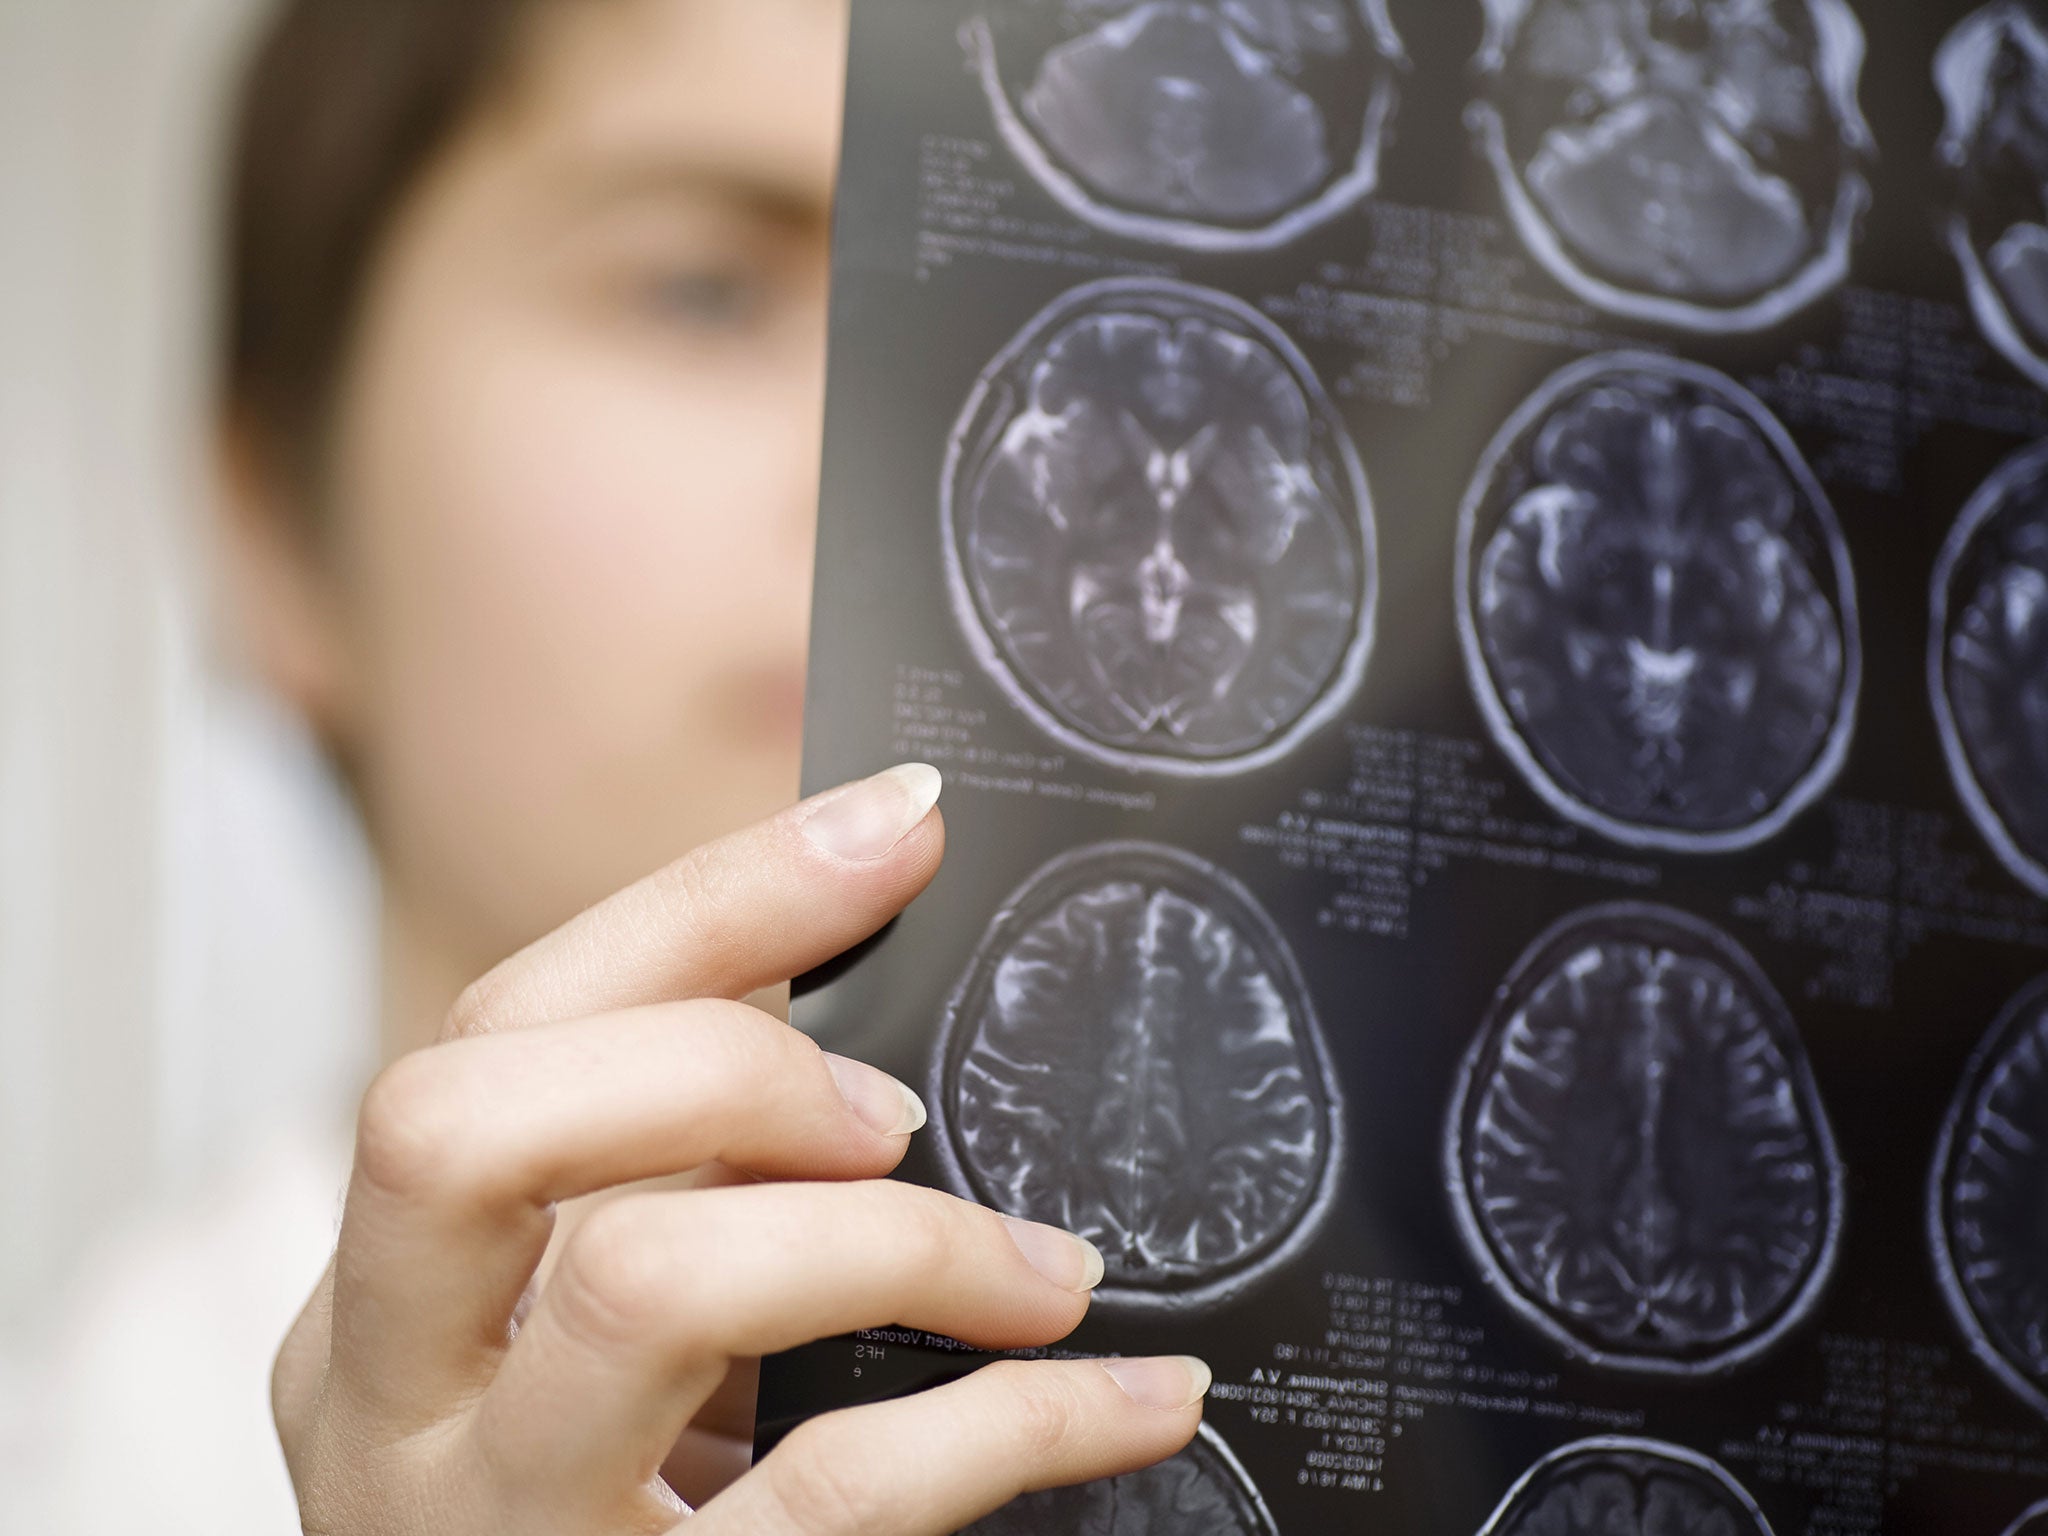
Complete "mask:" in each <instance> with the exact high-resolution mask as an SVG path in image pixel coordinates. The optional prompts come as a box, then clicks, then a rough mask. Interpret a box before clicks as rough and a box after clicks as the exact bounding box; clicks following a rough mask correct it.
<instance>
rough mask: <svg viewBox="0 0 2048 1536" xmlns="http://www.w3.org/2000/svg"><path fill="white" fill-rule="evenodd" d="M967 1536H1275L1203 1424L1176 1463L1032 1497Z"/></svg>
mask: <svg viewBox="0 0 2048 1536" xmlns="http://www.w3.org/2000/svg"><path fill="white" fill-rule="evenodd" d="M963 1536H1277V1531H1276V1529H1275V1527H1274V1524H1273V1517H1272V1515H1271V1514H1270V1513H1268V1512H1267V1509H1266V1502H1265V1500H1264V1499H1262V1498H1261V1497H1260V1496H1259V1491H1258V1489H1257V1488H1255V1487H1253V1486H1252V1481H1251V1478H1250V1477H1249V1476H1247V1475H1246V1473H1245V1470H1244V1468H1243V1467H1242V1466H1241V1465H1239V1463H1238V1460H1237V1458H1236V1457H1235V1456H1234V1455H1232V1454H1231V1452H1230V1447H1228V1446H1227V1445H1225V1444H1224V1443H1223V1440H1222V1437H1221V1436H1219V1435H1218V1434H1217V1433H1216V1432H1215V1431H1214V1430H1212V1429H1210V1428H1209V1427H1208V1426H1207V1425H1206V1424H1205V1425H1203V1426H1202V1429H1201V1432H1200V1433H1199V1434H1198V1435H1197V1436H1196V1437H1195V1440H1194V1443H1193V1444H1191V1445H1190V1446H1189V1447H1188V1448H1187V1449H1186V1450H1184V1451H1182V1452H1181V1453H1180V1454H1179V1455H1178V1456H1175V1457H1173V1458H1172V1459H1171V1460H1168V1461H1165V1462H1162V1463H1160V1464H1159V1465H1158V1466H1156V1467H1148V1468H1146V1469H1145V1470H1144V1471H1142V1472H1132V1473H1130V1474H1128V1475H1126V1476H1124V1477H1112V1478H1105V1479H1103V1480H1102V1481H1100V1482H1094V1483H1084V1484H1082V1485H1081V1486H1080V1487H1078V1488H1054V1489H1048V1490H1046V1491H1045V1492H1043V1493H1027V1494H1026V1495H1025V1496H1024V1497H1023V1498H1021V1499H1018V1500H1016V1501H1015V1502H1014V1503H1012V1504H1010V1505H1008V1506H1007V1507H1006V1508H1004V1509H1001V1510H999V1511H997V1512H996V1513H995V1514H993V1515H990V1516H989V1517H988V1518H987V1519H986V1520H982V1521H980V1522H979V1523H977V1524H975V1525H971V1526H969V1527H968V1528H967V1530H966V1531H965V1532H964V1533H963Z"/></svg>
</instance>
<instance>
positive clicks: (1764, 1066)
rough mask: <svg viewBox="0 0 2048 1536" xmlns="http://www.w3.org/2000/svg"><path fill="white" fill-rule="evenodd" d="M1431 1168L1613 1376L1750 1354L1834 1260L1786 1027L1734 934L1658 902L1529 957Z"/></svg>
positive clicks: (1526, 1313)
mask: <svg viewBox="0 0 2048 1536" xmlns="http://www.w3.org/2000/svg"><path fill="white" fill-rule="evenodd" d="M1446 1161H1447V1171H1448V1173H1449V1176H1450V1178H1451V1180H1452V1183H1453V1188H1454V1190H1455V1192H1456V1202H1457V1206H1458V1215H1459V1219H1460V1223H1461V1226H1462V1227H1463V1229H1464V1231H1465V1234H1466V1238H1467V1241H1468V1243H1469V1245H1470V1247H1471V1249H1472V1252H1473V1256H1474V1257H1475V1258H1476V1259H1477V1260H1478V1262H1479V1264H1480V1266H1481V1269H1482V1270H1483V1272H1484V1273H1485V1276H1486V1278H1487V1280H1488V1282H1489V1284H1491V1285H1492V1286H1493V1287H1494V1289H1495V1290H1496V1291H1497V1292H1499V1293H1500V1294H1501V1295H1502V1296H1503V1297H1504V1298H1505V1299H1506V1300H1507V1301H1508V1302H1509V1303H1510V1304H1511V1305H1512V1306H1513V1307H1514V1308H1515V1310H1516V1311H1517V1312H1519V1313H1520V1314H1521V1315H1522V1316H1523V1317H1524V1318H1525V1319H1527V1320H1528V1321H1530V1322H1531V1323H1533V1324H1534V1325H1535V1326H1536V1327H1537V1328H1538V1329H1539V1330H1540V1331H1541V1332H1543V1333H1544V1334H1545V1335H1547V1336H1548V1337H1549V1338H1551V1339H1552V1340H1553V1341H1554V1342H1556V1343H1558V1344H1559V1345H1561V1346H1562V1347H1564V1348H1565V1349H1566V1350H1567V1351H1568V1352H1569V1353H1571V1354H1572V1355H1574V1356H1576V1357H1578V1358H1581V1359H1583V1360H1585V1361H1587V1362H1588V1363H1590V1364H1594V1365H1597V1366H1602V1367H1605V1368H1608V1369H1612V1370H1617V1371H1629V1372H1636V1373H1653V1374H1659V1375H1694V1376H1697V1375H1705V1374H1708V1373H1711V1372H1715V1371H1719V1370H1723V1369H1726V1368H1729V1367H1731V1366H1733V1365H1736V1364H1739V1363H1741V1362H1743V1361H1745V1360H1748V1359H1751V1358H1753V1357H1755V1356H1757V1355H1758V1354H1760V1353H1762V1352H1763V1351H1764V1350H1766V1349H1767V1348H1769V1347H1770V1346H1771V1345H1772V1344H1774V1343H1775V1342H1776V1341H1777V1340H1778V1339H1779V1338H1780V1337H1782V1336H1783V1334H1784V1333H1785V1332H1786V1331H1787V1330H1789V1329H1790V1328H1791V1327H1792V1326H1794V1325H1795V1324H1796V1323H1797V1322H1798V1321H1799V1320H1800V1318H1801V1317H1802V1316H1803V1315H1804V1314H1805V1312H1806V1311H1807V1310H1808V1309H1809V1308H1810V1307H1811V1306H1812V1304H1813V1302H1814V1300H1815V1299H1816V1297H1817V1295H1818V1293H1819V1291H1820V1289H1821V1287H1822V1286H1823V1285H1824V1283H1825V1281H1826V1278H1827V1273H1828V1271H1829V1269H1830V1268H1831V1266H1832V1264H1833V1259H1834V1248H1835V1241H1836V1235H1837V1232H1838V1230H1839V1225H1840V1219H1841V1209H1840V1182H1841V1177H1842V1170H1841V1166H1840V1163H1839V1161H1838V1159H1837V1156H1836V1153H1835V1147H1834V1139H1833V1135H1832V1133H1831V1131H1830V1130H1829V1127H1828V1123H1827V1117H1826V1115H1825V1113H1824V1111H1823V1109H1822V1107H1821V1103H1820V1097H1819V1093H1818V1090H1817V1089H1816V1088H1815V1086H1814V1082H1813V1077H1812V1073H1811V1071H1810V1069H1809V1067H1808V1064H1807V1061H1806V1056H1805V1051H1804V1049H1803V1047H1802V1046H1801V1044H1800V1040H1799V1036H1798V1034H1797V1032H1796V1030H1795V1029H1794V1027H1793V1024H1792V1020H1791V1018H1790V1017H1789V1015H1788V1014H1787V1013H1786V1010H1785V1005H1784V1003H1783V1002H1782V1001H1780V999H1779V998H1778V995H1777V993H1776V992H1775V991H1774V990H1773V989H1772V988H1771V986H1770V983H1769V982H1768V981H1766V980H1765V979H1764V976H1763V974H1762V973H1761V972H1760V971H1759V970H1757V968H1756V965H1755V963H1754V962H1753V961H1751V960H1750V958H1749V957H1748V956H1747V955H1746V954H1744V953H1743V952H1742V950H1741V949H1740V948H1739V947H1738V946H1737V945H1736V944H1735V942H1734V940H1732V939H1730V938H1729V937H1728V936H1727V935H1725V934H1723V933H1721V932H1719V931H1718V930H1716V929H1713V928H1710V927H1708V926H1707V925H1706V924H1704V923H1701V922H1699V921H1697V920H1696V919H1693V918H1690V917H1687V916H1685V915H1684V914H1682V913H1679V912H1676V911H1672V910H1670V909H1667V908H1657V907H1605V908H1598V909H1595V910H1593V911H1590V912H1587V913H1583V914H1580V915H1579V916H1577V917H1575V918H1572V919H1570V920H1569V921H1567V922H1565V923H1564V924H1561V925H1560V926H1559V927H1558V928H1557V929H1555V930H1553V931H1552V932H1551V933H1550V934H1548V935H1546V936H1545V937H1544V938H1543V939H1541V940H1540V941H1538V943H1537V945H1536V946H1535V947H1534V948H1533V949H1532V950H1531V951H1530V952H1529V954H1527V955H1526V956H1524V958H1523V959H1522V961H1521V963H1520V964H1519V965H1518V966H1517V967H1516V969H1515V972H1514V974H1513V975H1512V976H1510V978H1509V979H1508V981H1507V982H1506V983H1505V984H1504V985H1503V986H1502V988H1501V990H1500V992H1499V994H1498V996H1497V998H1496V1001H1495V1004H1494V1009H1493V1012H1492V1015H1491V1016H1490V1017H1489V1019H1488V1021H1487V1023H1486V1025H1485V1027H1484V1029H1483V1030H1482V1031H1481V1033H1480V1036H1479V1039H1478V1042H1477V1044H1476V1045H1475V1046H1474V1048H1473V1051H1472V1053H1471V1055H1470V1056H1469V1057H1468V1058H1467V1061H1466V1066H1465V1071H1464V1074H1463V1076H1462V1078H1461V1080H1460V1082H1459V1086H1458V1101H1457V1105H1456V1108H1455V1111H1454V1115H1453V1119H1452V1121H1451V1137H1450V1146H1449V1148H1448V1155H1447V1160H1446ZM1532 1529H1534V1527H1532Z"/></svg>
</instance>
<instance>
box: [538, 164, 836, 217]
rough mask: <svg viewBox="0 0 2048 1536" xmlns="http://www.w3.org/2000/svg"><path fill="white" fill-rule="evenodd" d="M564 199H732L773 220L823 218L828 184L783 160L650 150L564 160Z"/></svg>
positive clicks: (585, 203)
mask: <svg viewBox="0 0 2048 1536" xmlns="http://www.w3.org/2000/svg"><path fill="white" fill-rule="evenodd" d="M560 185H561V186H562V188H563V189H564V190H565V192H566V194H567V199H568V200H569V201H570V202H571V203H572V204H574V205H576V206H577V207H579V208H583V209H592V208H597V207H602V206H607V205H612V204H617V203H625V202H634V201H640V200H644V199H650V198H661V199H677V198H705V197H709V198H712V199H716V200H718V201H721V202H726V203H732V204H737V205H740V206H741V207H744V208H745V209H746V210H747V211H748V212H750V213H753V214H756V215H758V216H761V217H764V218H767V219H770V220H772V221H773V222H775V223H778V224H792V225H810V224H818V223H822V222H825V221H826V220H828V219H829V218H830V216H831V211H832V190H833V189H832V183H831V182H830V181H824V182H820V181H818V180H817V179H816V178H814V177H812V176H809V175H807V174H805V172H804V171H803V170H801V169H798V168H795V167H793V166H791V165H789V164H788V163H786V162H785V163H777V162H776V161H774V160H773V159H771V158H769V157H766V156H759V157H754V158H751V159H749V158H746V157H742V156H719V155H716V154H711V155H690V154H678V153H676V152H674V151H672V150H660V151H656V152H651V153H627V154H617V155H602V154H597V155H588V156H584V157H582V158H579V159H576V160H573V161H571V162H569V164H568V166H567V168H566V170H565V171H564V172H563V174H562V175H561V177H560Z"/></svg>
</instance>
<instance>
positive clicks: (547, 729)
mask: <svg viewBox="0 0 2048 1536" xmlns="http://www.w3.org/2000/svg"><path fill="white" fill-rule="evenodd" d="M421 362H422V364H423V369H422V370H421V371H416V372H414V373H413V374H412V375H411V376H410V379H409V383H408V387H406V388H404V389H395V390H393V391H391V398H390V408H389V409H388V411H387V412H386V414H385V415H384V416H383V417H382V418H381V419H379V420H373V421H370V422H367V423H366V426H369V427H372V428H375V429H376V430H374V431H373V432H371V433H369V434H367V435H366V441H365V442H364V443H363V448H364V452H363V454H362V455H361V457H362V458H363V460H364V461H365V462H366V463H367V465H368V466H369V469H370V475H371V478H370V479H369V480H368V482H367V483H366V485H365V487H364V495H363V496H362V498H361V500H362V501H363V503H364V504H365V508H366V511H367V512H368V516H367V517H366V518H365V519H364V526H365V528H366V529H367V530H368V534H367V537H366V539H365V540H364V542H363V546H362V549H361V555H362V558H361V560H360V561H359V570H360V571H361V574H362V578H363V579H362V583H361V587H362V598H363V601H362V603H361V605H360V610H361V614H362V622H361V623H360V624H359V626H358V632H359V633H360V634H361V636H362V637H363V640H364V642H365V643H364V661H365V664H364V667H363V669H362V670H363V674H364V682H365V689H364V693H365V712H366V720H365V730H364V736H365V738H366V740H365V743H364V745H365V748H366V756H367V758H368V759H369V762H370V766H371V772H372V777H373V786H372V787H373V792H374V793H375V794H376V796H377V800H378V810H379V811H380V813H381V818H382V820H383V823H384V826H383V830H384V832H385V833H386V838H385V841H386V847H387V851H388V852H390V853H393V854H396V855H400V856H404V857H412V858H417V859H419V860H420V861H421V862H422V863H423V864H427V865H429V866H430V867H428V868H425V869H423V870H421V871H420V873H421V874H422V875H423V876H424V877H425V878H428V879H430V880H431V881H432V882H433V883H434V884H436V885H437V886H440V887H443V888H444V889H445V892H446V894H447V895H449V896H452V897H453V898H455V899H457V900H459V901H463V902H467V903H469V904H471V905H473V906H476V907H478V908H480V909H485V911H484V916H483V917H482V919H481V921H483V923H484V924H485V926H488V927H490V928H493V929H500V930H503V931H504V933H503V937H502V938H501V939H498V940H496V941H495V942H496V943H497V944H499V945H501V946H503V945H508V944H510V943H513V942H517V941H518V940H519V939H520V938H523V937H525V936H527V935H528V934H529V933H531V932H533V931H537V930H538V929H541V928H545V927H546V926H549V925H550V924H551V923H552V922H554V921H556V920H558V919H559V917H560V916H562V915H564V914H565V913H566V912H568V911H572V910H574V909H575V908H576V907H577V906H580V905H581V904H583V903H585V902H587V901H590V900H594V899H596V898H597V897H599V896H601V895H603V894H605V893H606V892H607V891H609V890H610V889H612V888H614V887H615V886H617V885H619V884H622V883H624V882H626V881H628V880H630V879H633V878H635V877H637V876H638V875H640V874H643V873H645V872H647V871H648V870H649V869H652V868H654V867H656V866H657V865H659V864H660V863H662V862H663V861H665V860H666V859H668V858H670V857H673V856H674V855H675V854H677V853H679V852H681V851H683V849H685V848H687V847H688V846H690V845H691V844H693V843H695V842H697V841H700V840H702V839H703V838H704V837H707V836H710V835H714V834H715V833H716V832H719V831H722V830H724V829H725V828H726V827H727V826H729V825H731V824H733V823H735V822H738V821H742V820H746V819H750V818H751V817H752V816H754V815H757V814H764V813H765V812H766V811H768V810H769V809H772V808H773V806H774V805H775V804H777V803H779V802H780V801H781V800H782V799H783V798H784V797H785V796H786V794H787V792H788V791H789V790H790V789H791V788H793V780H794V763H795V756H796V751H797V739H796V735H795V732H794V731H793V730H790V731H787V732H783V733H778V732H775V731H772V730H763V729H760V728H759V727H760V722H759V721H756V720H753V719H749V718H747V715H746V710H747V707H748V706H747V704H746V700H747V698H748V697H749V695H748V693H747V690H746V689H745V688H744V687H743V686H742V681H743V680H745V679H748V678H755V677H760V678H765V679H774V678H783V677H786V678H788V679H790V682H789V684H788V686H789V687H790V688H792V689H793V688H794V687H795V686H796V681H795V680H796V676H797V674H798V673H799V672H800V669H801V666H802V661H803V646H804V638H805V626H806V619H807V609H808V597H809V580H810V543H811V537H812V532H813V528H812V519H813V507H814V499H815V477H816V469H815V460H816V452H817V449H816V440H817V402H816V387H815V384H814V382H813V381H812V380H811V379H810V378H809V377H808V376H807V375H808V372H809V370H808V369H807V368H806V367H805V366H804V365H803V364H802V363H794V362H793V363H789V364H787V365H783V364H773V363H763V364H760V365H757V366H755V367H752V368H746V367H741V368H737V369H734V368H725V369H721V370H717V371H712V370H699V369H691V368H687V367H684V366H681V365H680V364H679V363H678V362H677V361H676V360H675V359H674V358H672V357H671V358H648V357H640V356H637V355H630V354H620V355H607V354H605V353H603V352H599V351H596V350H594V349H592V348H590V347H589V346H588V345H587V344H578V343H577V342H576V341H575V340H574V339H573V338H568V339H565V340H564V341H563V342H562V343H561V344H558V345H553V346H550V345H546V344H543V343H540V342H536V341H535V340H534V339H533V338H531V337H529V338H526V339H525V340H523V341H522V343H521V344H520V345H519V346H517V347H511V346H507V347H504V348H500V349H494V351H493V352H492V353H491V355H488V356H484V355H471V356H468V357H463V356H460V355H457V354H455V353H452V352H450V353H444V354H443V355H442V356H441V357H439V358H437V359H434V360H432V361H428V360H421ZM767 686H773V685H772V684H771V685H767ZM785 779H787V780H789V781H790V782H789V783H787V784H786V783H785V782H784V780H785Z"/></svg>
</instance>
